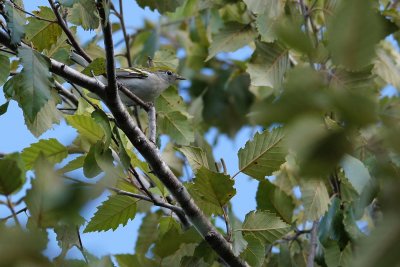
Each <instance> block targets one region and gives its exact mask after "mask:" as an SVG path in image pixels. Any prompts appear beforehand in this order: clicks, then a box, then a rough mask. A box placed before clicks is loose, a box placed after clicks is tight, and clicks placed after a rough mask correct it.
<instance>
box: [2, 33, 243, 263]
mask: <svg viewBox="0 0 400 267" xmlns="http://www.w3.org/2000/svg"><path fill="white" fill-rule="evenodd" d="M0 42H1V43H2V44H4V45H5V46H7V47H8V48H10V49H12V50H14V51H15V50H16V46H13V45H11V42H10V37H9V36H8V34H7V33H5V32H3V31H0ZM108 54H111V53H108ZM108 62H112V61H110V60H109V61H108ZM50 64H51V66H50V71H51V72H53V73H54V74H57V75H59V76H61V77H63V78H64V79H66V80H68V81H70V82H73V83H75V84H77V85H79V86H82V87H85V88H87V89H88V90H89V91H91V92H93V93H95V94H97V95H98V96H99V97H100V98H101V99H102V100H103V101H104V102H105V104H106V105H107V106H108V108H109V109H110V111H111V113H112V114H113V116H114V118H115V120H116V122H117V125H118V127H119V128H120V129H121V130H122V131H123V132H124V133H125V134H126V136H127V137H128V139H129V140H130V142H131V143H132V144H133V146H134V147H135V148H136V149H137V150H138V151H139V153H140V154H141V155H142V156H143V157H144V159H145V160H146V161H147V162H148V163H149V164H150V166H151V168H152V170H153V171H154V174H155V175H156V176H157V177H158V178H159V179H160V180H161V182H162V183H163V184H164V185H165V186H166V188H167V189H168V190H169V191H170V192H171V194H172V195H173V196H174V198H175V199H176V201H177V202H178V203H179V205H180V206H181V208H182V209H183V210H184V212H185V214H186V216H187V217H188V218H189V219H190V221H191V222H192V223H193V225H194V226H195V227H196V229H197V230H198V232H199V233H200V234H201V235H202V236H203V238H204V239H205V240H206V241H207V242H208V244H209V245H210V246H211V247H212V248H213V250H214V251H215V252H216V253H217V254H218V255H219V256H220V257H221V259H223V260H224V261H225V262H226V263H227V264H228V265H230V266H248V265H247V264H246V263H245V262H244V261H243V260H241V259H240V258H239V257H237V256H235V255H234V253H233V251H232V249H231V247H230V244H229V243H228V242H227V241H226V240H225V238H224V237H223V236H222V235H221V234H220V233H219V232H218V230H217V229H216V228H215V227H214V226H213V225H212V223H211V222H210V221H209V219H208V218H207V217H206V216H205V215H204V214H203V212H202V211H201V210H200V208H199V207H198V206H197V205H196V203H195V202H194V200H193V199H192V197H191V196H190V194H189V192H188V191H187V189H186V188H185V186H184V185H183V184H182V182H181V181H180V180H179V179H178V178H177V177H176V176H175V175H174V174H173V172H172V171H171V169H170V168H169V167H168V165H167V164H166V163H165V162H164V161H163V160H162V159H161V153H160V151H159V150H158V149H157V147H156V146H155V145H154V144H153V143H151V142H150V141H149V140H148V139H147V138H146V136H145V135H144V134H143V132H142V131H141V130H140V129H139V128H138V127H137V125H136V124H135V122H134V120H133V119H132V117H131V116H130V114H129V113H128V111H127V109H126V107H125V106H124V105H123V103H122V102H121V99H120V98H119V96H118V94H116V97H114V98H110V97H109V96H110V95H112V94H113V92H112V91H111V94H110V93H107V96H108V97H106V86H105V85H104V84H101V83H99V82H98V81H97V80H96V79H94V78H92V77H88V76H86V75H84V74H82V73H80V72H78V71H76V70H74V69H72V68H70V67H68V66H67V65H65V64H63V63H60V62H58V61H56V60H53V59H50ZM109 68H110V66H108V69H109ZM107 91H109V89H107Z"/></svg>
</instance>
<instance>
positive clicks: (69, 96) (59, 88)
mask: <svg viewBox="0 0 400 267" xmlns="http://www.w3.org/2000/svg"><path fill="white" fill-rule="evenodd" d="M54 85H55V88H56V90H57V92H58V93H59V94H60V95H62V96H65V97H66V98H67V99H68V100H70V101H71V102H72V103H73V104H74V105H75V106H76V107H77V106H78V103H79V101H78V98H77V97H76V96H75V95H74V94H72V93H71V92H70V91H68V90H67V89H65V88H64V87H63V86H62V85H61V84H60V83H59V82H57V81H54Z"/></svg>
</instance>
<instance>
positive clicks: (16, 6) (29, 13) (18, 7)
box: [10, 0, 57, 23]
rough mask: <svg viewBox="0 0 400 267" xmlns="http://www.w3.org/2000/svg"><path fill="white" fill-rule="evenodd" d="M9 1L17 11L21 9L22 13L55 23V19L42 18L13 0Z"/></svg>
mask: <svg viewBox="0 0 400 267" xmlns="http://www.w3.org/2000/svg"><path fill="white" fill-rule="evenodd" d="M10 2H11V3H12V4H13V6H14V7H15V8H16V9H18V10H19V11H21V12H23V13H25V14H27V15H29V16H31V17H34V18H35V19H38V20H43V21H47V22H50V23H57V21H56V20H49V19H46V18H42V17H40V16H37V15H35V14H33V13H31V12H28V11H26V10H24V9H23V8H21V7H20V6H18V5H17V4H16V3H14V1H12V0H10Z"/></svg>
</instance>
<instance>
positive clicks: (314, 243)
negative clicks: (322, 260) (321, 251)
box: [307, 221, 318, 267]
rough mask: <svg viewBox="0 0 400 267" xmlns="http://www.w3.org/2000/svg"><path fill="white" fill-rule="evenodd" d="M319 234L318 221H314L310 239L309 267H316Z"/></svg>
mask: <svg viewBox="0 0 400 267" xmlns="http://www.w3.org/2000/svg"><path fill="white" fill-rule="evenodd" d="M317 232H318V221H314V222H313V225H312V228H311V237H310V252H309V254H308V258H307V267H314V258H315V253H316V251H317V245H318V243H317Z"/></svg>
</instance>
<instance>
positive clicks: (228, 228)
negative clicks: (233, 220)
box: [222, 205, 232, 243]
mask: <svg viewBox="0 0 400 267" xmlns="http://www.w3.org/2000/svg"><path fill="white" fill-rule="evenodd" d="M222 211H223V215H224V221H225V227H226V241H228V242H229V243H232V227H231V224H230V221H229V216H228V206H227V205H225V206H224V207H222Z"/></svg>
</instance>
